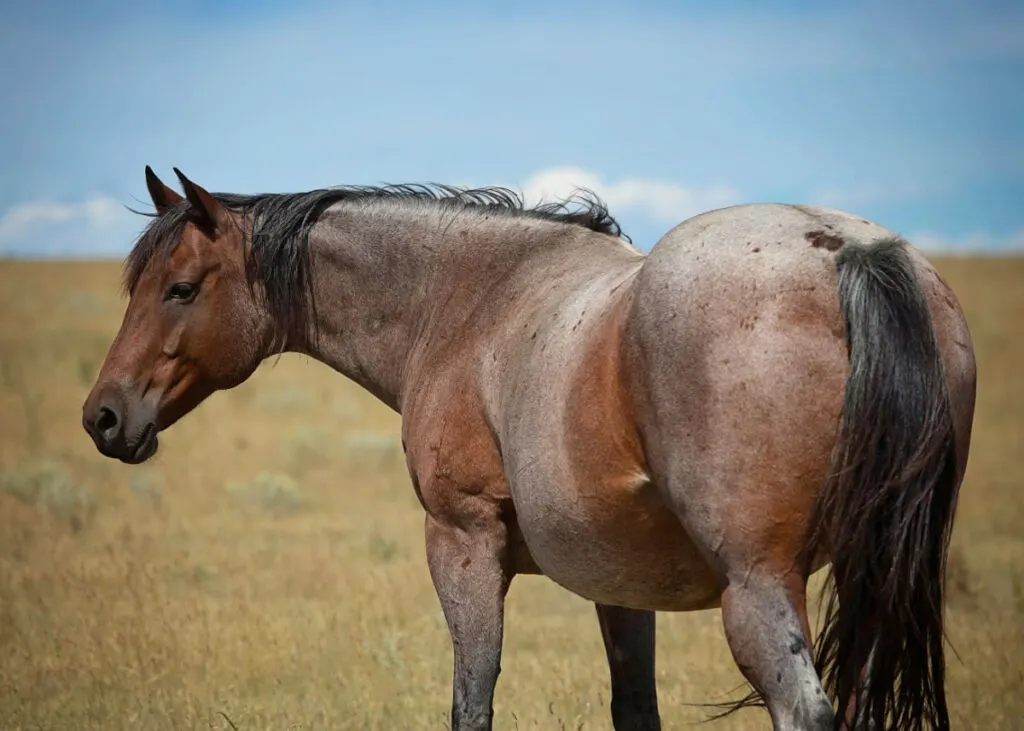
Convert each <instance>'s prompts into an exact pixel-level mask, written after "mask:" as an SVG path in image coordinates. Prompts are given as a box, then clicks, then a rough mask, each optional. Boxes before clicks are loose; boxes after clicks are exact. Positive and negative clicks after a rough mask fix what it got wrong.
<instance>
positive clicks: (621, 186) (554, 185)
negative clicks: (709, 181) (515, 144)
mask: <svg viewBox="0 0 1024 731" xmlns="http://www.w3.org/2000/svg"><path fill="white" fill-rule="evenodd" d="M579 188H586V189H588V190H591V191H593V192H594V193H596V194H597V195H598V196H600V197H601V198H602V199H603V200H604V202H605V203H607V204H608V207H609V208H610V209H611V211H612V213H613V214H614V215H619V214H620V212H622V211H633V212H636V213H638V214H640V215H642V216H644V217H645V218H648V219H650V220H651V221H652V222H657V223H662V224H670V225H675V224H677V223H680V222H682V221H683V220H685V219H687V218H689V217H690V216H693V215H696V214H698V213H702V212H704V211H706V210H709V209H712V208H721V207H723V206H727V205H731V204H733V203H737V202H739V200H740V194H739V193H738V192H737V191H736V190H734V189H733V188H730V187H728V186H724V185H722V186H711V187H707V188H688V187H686V186H683V185H679V184H677V183H672V182H669V181H666V180H653V179H650V178H621V179H620V180H617V181H605V180H603V179H602V178H601V176H599V175H598V174H597V173H595V172H592V171H589V170H584V169H583V168H578V167H571V166H566V167H555V168H548V169H546V170H541V171H539V172H537V173H535V174H534V175H532V176H531V177H530V178H529V179H528V180H527V181H526V182H525V183H524V184H523V185H522V186H521V189H522V191H523V195H524V197H525V198H526V203H527V205H534V204H536V203H540V202H544V201H552V200H556V199H563V198H566V197H567V196H569V195H570V194H572V193H573V191H575V190H577V189H579Z"/></svg>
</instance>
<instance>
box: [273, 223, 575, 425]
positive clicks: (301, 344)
mask: <svg viewBox="0 0 1024 731" xmlns="http://www.w3.org/2000/svg"><path fill="white" fill-rule="evenodd" d="M573 228H574V229H575V227H573ZM567 229H569V227H568V226H567V225H564V224H556V223H551V222H546V221H535V220H531V219H526V218H519V217H511V216H503V215H490V216H485V215H484V214H480V213H476V212H465V213H459V214H455V213H453V212H450V211H449V212H441V211H434V210H431V209H429V208H428V207H427V206H394V207H393V210H391V209H389V208H385V207H383V206H374V205H368V206H360V205H351V206H349V205H344V204H342V205H339V206H336V207H335V208H334V209H331V210H330V211H328V212H327V213H326V214H325V215H324V216H322V217H321V220H320V222H318V223H317V224H316V225H315V226H314V227H313V229H312V231H311V234H310V252H311V256H312V270H313V295H314V303H315V317H316V322H315V325H316V327H315V328H314V329H313V333H314V338H313V339H310V340H303V341H298V340H297V341H296V343H295V345H294V346H293V347H292V348H291V349H292V350H296V351H298V352H303V353H306V354H308V355H310V356H311V357H313V358H315V359H317V360H319V361H321V362H323V363H325V364H327V365H328V366H330V367H331V368H333V369H335V370H336V371H338V372H340V373H342V374H344V375H345V376H347V377H349V378H350V379H352V380H353V381H355V382H356V383H358V384H359V385H361V386H362V387H364V388H365V389H367V390H368V391H369V392H370V393H372V394H374V395H375V396H376V397H377V398H379V399H380V400H381V401H383V402H384V403H385V404H387V405H388V406H390V407H391V408H393V409H395V410H397V411H401V397H402V387H403V383H404V380H405V375H406V373H405V371H406V365H407V363H408V360H409V357H410V354H411V353H412V351H413V348H414V346H415V345H416V344H417V342H418V341H422V340H423V339H425V338H435V339H436V338H445V337H450V336H451V334H452V333H454V332H457V331H458V330H459V328H460V327H461V325H462V324H463V323H464V322H465V320H466V319H467V318H469V317H470V316H471V314H472V313H474V312H476V311H478V310H479V308H480V307H481V306H482V305H483V303H485V302H487V301H488V298H493V297H494V296H495V292H496V288H497V287H498V285H499V283H500V282H502V281H506V280H507V279H508V278H509V276H510V274H511V273H512V272H513V271H521V270H522V269H523V268H524V265H525V266H528V265H529V261H530V260H531V259H535V258H538V257H540V258H545V257H549V256H551V253H552V247H555V246H559V245H560V244H558V243H555V242H553V241H551V239H552V238H556V237H565V236H566V235H567ZM576 230H578V229H576ZM576 230H569V231H568V235H573V234H574V233H575V232H576ZM588 233H589V232H588Z"/></svg>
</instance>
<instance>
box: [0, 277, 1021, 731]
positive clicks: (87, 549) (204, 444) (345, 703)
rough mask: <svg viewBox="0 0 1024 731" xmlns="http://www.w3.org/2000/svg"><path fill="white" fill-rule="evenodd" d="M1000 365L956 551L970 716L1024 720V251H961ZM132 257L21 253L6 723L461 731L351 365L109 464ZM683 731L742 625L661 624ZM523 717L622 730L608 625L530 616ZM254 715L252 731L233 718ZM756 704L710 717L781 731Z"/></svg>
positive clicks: (675, 719)
mask: <svg viewBox="0 0 1024 731" xmlns="http://www.w3.org/2000/svg"><path fill="white" fill-rule="evenodd" d="M941 269H942V270H943V273H944V274H945V275H946V276H947V278H948V280H949V281H950V282H951V284H952V285H953V286H954V288H955V289H956V291H957V292H958V293H959V295H960V297H961V299H962V300H963V302H964V304H965V307H966V309H967V311H968V316H969V319H970V323H971V326H972V329H973V333H974V337H975V341H976V346H977V348H978V352H979V360H980V371H981V373H980V378H981V381H980V393H979V402H978V410H977V422H976V427H975V437H974V449H973V453H972V461H971V465H970V470H969V473H968V479H967V483H966V485H965V487H964V491H963V493H962V502H961V507H960V513H959V520H958V524H957V527H956V531H955V534H954V545H953V556H952V561H951V567H950V570H951V574H952V575H951V584H952V587H953V588H952V591H951V597H950V603H949V610H948V611H949V618H950V637H951V639H952V642H953V644H954V645H955V647H956V649H957V650H958V652H959V660H957V659H956V658H953V659H951V663H950V671H949V672H950V676H951V679H950V693H951V700H952V712H953V715H954V718H955V726H956V728H959V729H974V728H977V729H1008V728H1022V727H1024V725H1022V724H1024V722H1022V720H1021V719H1024V698H1022V696H1021V692H1020V691H1021V689H1022V688H1024V486H1022V484H1021V477H1020V476H1021V474H1022V473H1021V470H1020V467H1019V459H1020V455H1021V453H1022V448H1024V443H1022V434H1024V423H1022V422H1024V388H1022V386H1021V383H1022V381H1021V379H1020V376H1019V364H1020V363H1021V362H1024V338H1022V337H1021V333H1022V330H1021V323H1022V322H1024V260H1012V261H1007V260H1001V261H998V260H997V261H954V260H949V261H943V262H941ZM117 276H118V269H117V267H116V265H112V264H68V263H63V264H27V263H15V262H0V313H2V315H0V468H2V474H0V486H2V488H3V489H2V490H0V727H2V728H5V729H37V728H38V729H41V728H46V729H91V728H96V729H100V728H102V729H120V728H125V729H140V728H145V729H153V730H154V731H155V730H159V729H176V730H180V729H192V728H201V729H229V728H231V724H232V723H233V724H234V725H235V726H237V728H238V729H240V730H241V731H249V730H255V729H281V730H283V729H288V728H304V729H313V728H317V729H323V728H332V729H377V728H381V729H383V728H388V729H392V728H403V729H417V728H433V729H443V728H445V727H446V714H447V708H448V699H449V692H450V691H449V688H450V676H449V673H450V645H449V640H448V635H447V631H446V630H445V628H444V623H443V621H442V618H441V613H440V610H439V607H438V604H437V600H436V599H435V597H434V594H433V590H432V588H431V585H430V582H429V579H428V576H427V570H426V565H425V560H424V555H423V546H422V517H421V513H420V508H419V505H418V503H417V502H416V499H415V497H414V496H413V493H412V490H411V489H410V488H409V487H408V482H407V479H406V477H405V475H404V472H403V467H402V460H401V450H400V447H399V446H398V442H397V434H398V431H397V429H398V420H397V418H396V417H395V416H394V415H392V414H390V413H389V412H387V411H386V410H385V409H384V408H383V407H381V406H380V405H379V404H377V403H376V402H374V401H373V399H372V398H371V397H369V396H368V395H366V394H364V393H362V392H360V391H359V390H358V389H357V388H356V387H354V386H353V385H351V384H350V383H348V382H347V381H345V380H344V379H343V378H341V377H340V376H336V375H335V374H333V373H331V372H330V371H328V370H327V369H326V368H325V367H323V366H321V365H319V364H316V363H312V362H309V361H303V360H300V359H297V358H284V359H282V360H281V362H280V363H279V364H277V365H276V366H271V365H269V364H268V366H267V367H264V368H262V369H261V371H260V372H259V373H257V375H256V376H255V377H254V378H253V379H252V380H251V381H250V382H249V383H247V384H245V385H244V386H242V387H241V388H239V389H237V390H235V391H232V392H229V393H224V394H218V395H217V396H215V397H214V398H213V399H212V400H210V401H209V402H208V403H207V404H205V405H204V406H202V407H201V408H200V409H199V410H198V411H197V412H196V413H195V414H193V415H192V416H191V417H190V418H188V419H186V420H185V421H184V422H182V423H181V424H180V425H178V426H176V427H175V428H174V429H173V430H171V431H170V432H169V433H168V434H167V435H166V438H165V439H164V441H163V444H162V447H161V453H160V455H159V456H158V458H157V459H156V461H155V462H154V463H152V464H148V465H145V466H141V467H136V468H130V467H126V466H123V465H120V464H117V463H114V462H110V461H106V460H103V459H101V458H100V457H99V456H98V455H97V454H96V453H95V451H94V449H93V447H92V445H91V443H90V442H89V440H88V438H87V437H86V435H85V433H84V432H83V431H82V429H81V426H80V423H79V418H80V411H79V409H80V405H81V402H82V400H83V398H84V396H85V394H86V391H87V390H88V388H89V386H90V384H91V382H92V379H93V377H94V375H95V373H96V371H97V369H98V368H99V365H100V363H101V362H102V358H103V356H104V353H105V351H106V347H107V344H108V342H109V340H110V338H111V336H112V335H113V333H114V331H115V329H116V326H117V324H118V322H119V319H120V313H121V309H122V307H123V303H122V302H121V301H120V300H119V298H118V296H117V286H116V280H117ZM659 623H660V624H659V629H660V636H659V647H658V652H659V670H658V675H659V682H660V692H661V702H662V707H663V713H664V716H665V720H666V727H667V728H682V727H686V726H688V725H689V724H690V723H691V722H693V721H697V720H699V719H701V718H703V717H704V711H703V710H701V709H697V708H693V707H690V706H687V705H684V704H686V703H700V702H705V701H710V700H718V699H721V698H723V696H724V695H725V694H726V693H728V692H729V691H730V690H732V689H734V688H736V687H737V686H738V684H739V683H740V676H739V673H738V672H737V670H736V669H735V667H734V666H733V664H732V661H731V659H730V656H729V651H728V648H727V646H726V644H725V642H724V640H723V637H722V631H721V628H720V622H719V615H718V613H717V612H704V613H697V614H688V615H661V616H660V617H659ZM506 627H507V630H506V651H505V656H504V662H503V674H502V678H501V680H500V682H499V686H498V692H497V701H496V706H497V707H496V720H497V724H496V725H497V726H498V728H506V729H512V728H519V729H532V728H537V729H559V728H570V729H576V728H585V729H609V728H610V723H609V720H608V714H607V711H606V704H607V701H608V693H607V690H606V688H607V681H606V672H607V671H606V667H605V664H604V659H603V652H602V649H601V644H600V639H599V633H598V629H597V625H596V622H595V620H594V617H593V610H592V608H591V607H590V605H588V604H587V603H586V602H584V601H582V600H580V599H579V598H577V597H574V596H571V595H569V594H568V593H566V592H564V591H562V590H560V589H558V588H556V587H555V586H553V585H552V584H551V583H549V582H547V581H546V580H544V579H540V578H530V577H527V578H522V579H518V580H517V581H516V584H515V585H514V586H513V588H512V591H511V595H510V598H509V603H508V620H507V624H506ZM229 719H230V720H229ZM766 727H767V717H766V716H765V715H763V712H761V711H748V712H744V713H741V714H739V715H737V716H734V717H732V718H730V719H727V720H724V721H721V722H716V723H714V724H712V725H710V726H708V728H711V729H721V730H722V731H725V730H726V729H740V728H766Z"/></svg>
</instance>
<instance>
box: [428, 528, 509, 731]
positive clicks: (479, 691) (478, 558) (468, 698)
mask: <svg viewBox="0 0 1024 731" xmlns="http://www.w3.org/2000/svg"><path fill="white" fill-rule="evenodd" d="M490 512H491V511H489V510H486V509H485V510H482V511H481V513H482V514H483V515H481V516H480V518H479V519H478V520H475V521H473V522H472V523H469V524H468V525H467V524H465V523H463V526H464V527H456V526H455V525H454V524H452V523H449V522H446V521H444V519H443V518H438V517H434V516H430V515H428V516H427V524H426V539H427V562H428V564H429V565H430V576H431V578H432V579H433V582H434V588H435V589H436V590H437V596H438V598H439V599H440V600H441V608H442V610H443V611H444V616H445V619H446V620H447V622H448V630H449V632H450V633H451V638H452V646H453V648H454V651H455V672H454V678H453V682H452V731H470V730H472V731H478V730H484V731H486V730H489V729H490V728H491V721H492V717H493V714H494V711H493V701H494V686H495V683H496V682H497V680H498V673H499V672H500V671H501V641H502V628H503V624H504V615H505V593H506V591H507V590H508V586H509V582H510V581H511V579H512V572H511V569H510V561H509V550H508V541H507V530H506V527H505V524H504V523H503V522H502V521H501V519H500V518H499V517H498V515H497V511H494V515H493V517H491V516H489V515H488V514H489V513H490ZM485 516H486V517H485ZM460 522H461V521H460Z"/></svg>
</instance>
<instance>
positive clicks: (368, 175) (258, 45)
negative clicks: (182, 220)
mask: <svg viewBox="0 0 1024 731" xmlns="http://www.w3.org/2000/svg"><path fill="white" fill-rule="evenodd" d="M0 98H2V99H3V100H4V105H3V106H4V112H3V113H2V114H0V255H8V256H10V255H18V256H60V255H73V256H99V255H102V256H120V255H123V254H124V253H125V252H126V251H127V250H128V248H129V247H130V246H131V244H132V241H133V238H134V236H135V235H136V234H137V233H138V231H139V229H140V227H141V225H142V224H143V222H144V221H143V219H141V218H139V217H137V216H134V215H132V214H130V213H128V212H127V211H125V209H124V207H125V206H133V207H138V206H139V205H140V201H142V202H145V203H148V198H147V196H146V189H145V182H144V178H143V168H144V166H145V165H147V164H150V165H152V166H153V167H154V168H155V169H156V170H157V172H158V174H160V175H161V176H162V177H164V179H165V181H168V182H170V181H173V180H174V176H173V173H172V172H171V167H172V166H175V165H176V166H178V167H180V168H181V169H182V170H183V171H184V172H185V173H186V174H187V175H189V177H191V178H192V179H194V180H196V181H197V182H199V183H201V184H203V185H205V186H206V187H208V188H210V189H213V190H220V191H232V192H264V191H286V190H287V191H292V190H306V189H309V188H313V187H318V186H325V185H334V184H343V183H380V182H409V181H439V182H447V183H454V184H471V185H485V184H504V185H511V186H515V187H519V188H520V189H523V190H525V192H526V193H527V194H528V196H529V197H531V198H535V197H540V196H541V195H547V196H550V195H555V194H560V193H564V192H566V189H567V187H569V186H571V185H574V184H575V185H586V186H589V187H592V188H595V189H596V190H597V191H598V192H599V193H601V194H602V195H604V197H606V198H607V199H608V201H609V202H610V204H611V207H612V210H613V212H615V213H616V214H617V216H618V217H619V218H620V220H621V221H622V223H623V225H624V227H625V228H626V230H627V232H628V233H630V234H631V235H632V237H633V239H634V240H635V242H636V243H637V244H638V245H639V246H640V247H641V248H643V249H648V248H649V247H650V246H651V245H652V244H653V243H654V242H655V241H656V240H657V238H658V237H659V236H661V235H662V234H663V233H664V232H665V231H667V230H668V229H669V228H670V227H671V226H672V225H674V224H675V223H678V222H679V221H681V220H683V219H684V218H686V217H688V216H690V215H693V214H695V213H698V212H700V211H702V210H706V209H708V208H713V207H718V206H721V205H729V204H732V203H739V202H748V201H766V200H776V201H787V202H801V203H822V204H827V205H832V206H836V207H840V208H845V209H848V210H851V211H854V212H856V213H859V214H861V215H863V216H866V217H869V218H873V219H874V220H877V221H878V222H880V223H882V224H883V225H886V226H888V227H890V228H892V229H895V230H897V231H898V232H900V233H902V234H904V235H905V236H908V237H909V238H911V239H912V240H913V241H915V242H916V243H919V244H920V245H921V246H922V247H924V248H927V249H931V250H936V249H947V250H948V249H956V250H964V251H1009V250H1014V251H1018V252H1019V251H1024V4H1021V3H1010V2H966V1H964V2H953V1H952V0H937V1H936V2H917V1H913V2H892V3H890V2H874V1H873V0H868V1H866V2H865V1H862V2H824V3H822V2H817V3H812V2H803V1H801V2H797V1H795V0H790V1H789V2H775V3H771V4H769V3H763V2H762V3H757V2H714V3H712V2H704V3H696V2H662V3H656V2H646V1H644V0H628V1H621V2H607V1H604V0H588V1H587V2H581V1H577V0H569V1H567V2H555V0H546V1H544V2H540V1H537V0H524V1H522V2H519V3H515V4H513V3H501V4H492V6H488V5H485V4H484V3H479V2H465V3H455V2H446V1H444V0H435V2H431V3H418V2H396V1H391V2H376V3H360V4H358V5H355V4H350V3H344V2H342V3H337V2H334V3H326V2H310V1H306V0H294V1H290V2H283V1H282V2H271V1H270V0H255V1H254V0H249V1H248V2H241V0H232V1H228V2H212V1H211V2H199V1H198V0H187V1H184V2H173V1H172V2H166V1H163V2H156V1H155V0H131V2H114V1H108V2H97V1H96V0H78V1H77V2H36V3H34V4H31V3H22V4H20V6H12V5H10V4H8V6H7V7H6V8H5V10H4V22H3V24H2V26H0Z"/></svg>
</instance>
